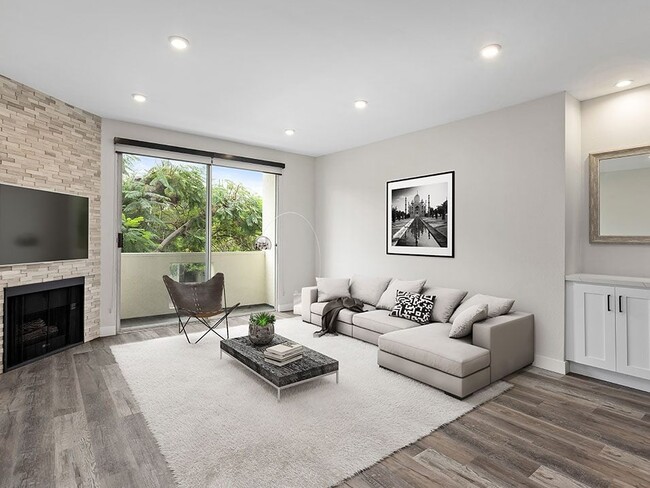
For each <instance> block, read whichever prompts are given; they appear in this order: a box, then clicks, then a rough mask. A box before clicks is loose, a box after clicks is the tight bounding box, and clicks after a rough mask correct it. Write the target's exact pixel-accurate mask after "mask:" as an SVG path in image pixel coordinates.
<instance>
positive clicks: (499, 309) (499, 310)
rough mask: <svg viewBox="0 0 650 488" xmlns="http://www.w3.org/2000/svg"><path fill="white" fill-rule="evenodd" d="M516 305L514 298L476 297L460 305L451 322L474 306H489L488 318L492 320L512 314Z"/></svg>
mask: <svg viewBox="0 0 650 488" xmlns="http://www.w3.org/2000/svg"><path fill="white" fill-rule="evenodd" d="M514 304H515V301H514V300H513V299H512V298H499V297H492V296H490V295H474V296H473V297H471V298H469V299H467V300H465V301H464V302H463V303H461V304H460V306H459V307H458V308H457V309H456V311H455V312H454V314H453V315H452V316H451V318H450V319H449V321H450V322H453V321H454V320H455V319H456V317H458V314H459V313H461V312H463V311H465V310H467V309H468V308H469V307H471V306H472V305H487V306H488V317H490V318H492V317H498V316H499V315H505V314H507V313H508V312H510V309H511V308H512V306H513V305H514Z"/></svg>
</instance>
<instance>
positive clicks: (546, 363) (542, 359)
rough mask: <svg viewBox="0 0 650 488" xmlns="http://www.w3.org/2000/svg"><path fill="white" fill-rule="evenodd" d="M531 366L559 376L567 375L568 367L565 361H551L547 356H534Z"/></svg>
mask: <svg viewBox="0 0 650 488" xmlns="http://www.w3.org/2000/svg"><path fill="white" fill-rule="evenodd" d="M533 366H536V367H538V368H542V369H546V370H548V371H553V372H554V373H560V374H567V373H568V371H569V365H568V362H567V361H562V360H560V359H553V358H549V357H547V356H540V355H538V354H536V355H535V361H534V362H533Z"/></svg>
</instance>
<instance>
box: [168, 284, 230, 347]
mask: <svg viewBox="0 0 650 488" xmlns="http://www.w3.org/2000/svg"><path fill="white" fill-rule="evenodd" d="M163 281H164V282H165V286H166V287H167V291H168V292H169V297H170V298H171V300H172V303H173V304H174V309H175V310H176V315H178V333H179V334H180V333H181V332H184V333H185V337H186V338H187V342H190V338H189V337H188V336H187V331H186V330H185V328H186V327H187V324H188V322H189V321H190V320H192V319H196V320H198V321H199V322H201V323H202V324H203V325H205V326H206V327H207V328H208V330H207V331H206V332H205V334H203V335H202V336H201V337H199V338H198V340H197V341H196V342H195V344H197V343H198V342H199V341H200V340H201V339H203V338H204V337H205V336H206V335H208V333H209V332H210V331H212V332H214V333H215V334H217V335H218V336H219V337H221V338H222V339H224V337H223V336H222V335H221V334H219V333H218V332H217V331H216V330H215V329H216V328H217V327H218V326H219V325H220V324H221V323H222V322H224V321H225V322H226V337H225V338H230V331H229V330H228V315H230V313H231V312H232V311H233V310H235V309H236V308H237V307H239V303H238V304H237V305H235V306H234V307H228V306H227V305H226V284H225V279H224V276H223V273H217V274H216V275H214V276H213V277H212V278H210V279H209V280H208V281H206V282H205V283H179V282H178V281H174V280H173V279H171V278H170V277H169V276H167V275H165V276H163ZM219 314H223V316H222V317H221V318H220V319H219V320H218V321H217V322H216V323H215V324H214V325H210V322H209V321H208V319H209V318H210V317H216V316H217V315H219ZM184 317H187V319H186V320H185V322H183V318H184Z"/></svg>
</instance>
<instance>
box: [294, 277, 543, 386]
mask: <svg viewBox="0 0 650 488" xmlns="http://www.w3.org/2000/svg"><path fill="white" fill-rule="evenodd" d="M324 307H325V302H318V291H317V288H316V287H307V288H303V290H302V304H301V310H302V319H303V321H305V322H309V323H311V324H313V325H316V326H319V327H320V325H321V317H322V313H323V308H324ZM336 326H337V331H338V332H339V333H340V334H343V335H347V336H350V337H354V338H356V339H360V340H362V341H365V342H369V343H371V344H375V345H377V346H378V347H379V351H378V356H377V362H378V364H379V366H381V367H384V368H386V369H390V370H392V371H396V372H398V373H401V374H403V375H405V376H408V377H410V378H413V379H415V380H418V381H421V382H423V383H426V384H428V385H431V386H434V387H436V388H439V389H441V390H444V391H446V392H447V393H449V394H451V395H453V396H456V397H459V398H464V397H466V396H468V395H471V394H472V393H474V392H475V391H477V390H479V389H481V388H483V387H485V386H487V385H489V384H490V383H492V382H494V381H497V380H499V379H501V378H503V377H504V376H507V375H509V374H510V373H513V372H515V371H517V370H519V369H521V368H523V367H524V366H527V365H529V364H531V363H532V362H533V348H534V335H533V330H534V318H533V315H532V314H530V313H523V312H510V313H508V314H505V315H500V316H498V317H492V318H488V319H486V320H483V321H481V322H477V323H475V324H474V326H473V329H472V333H471V334H470V335H469V336H467V337H463V338H460V339H453V338H450V337H449V331H450V329H451V324H450V323H442V322H432V323H429V324H426V325H419V324H417V323H416V322H412V321H410V320H406V319H402V318H398V317H391V316H390V311H389V310H383V309H376V308H375V306H373V305H371V304H366V305H365V307H364V311H363V312H360V313H354V312H351V311H350V310H342V311H341V312H340V314H339V316H338V320H337V322H336Z"/></svg>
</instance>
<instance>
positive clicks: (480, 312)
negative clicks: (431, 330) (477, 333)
mask: <svg viewBox="0 0 650 488" xmlns="http://www.w3.org/2000/svg"><path fill="white" fill-rule="evenodd" d="M487 314H488V307H487V305H472V306H471V307H469V308H466V309H465V310H463V311H462V312H461V313H459V314H458V317H456V319H454V323H453V324H451V330H450V331H449V337H453V338H455V339H458V338H459V337H465V336H468V335H470V334H471V333H472V328H473V327H474V323H475V322H479V321H481V320H485V319H487Z"/></svg>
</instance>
